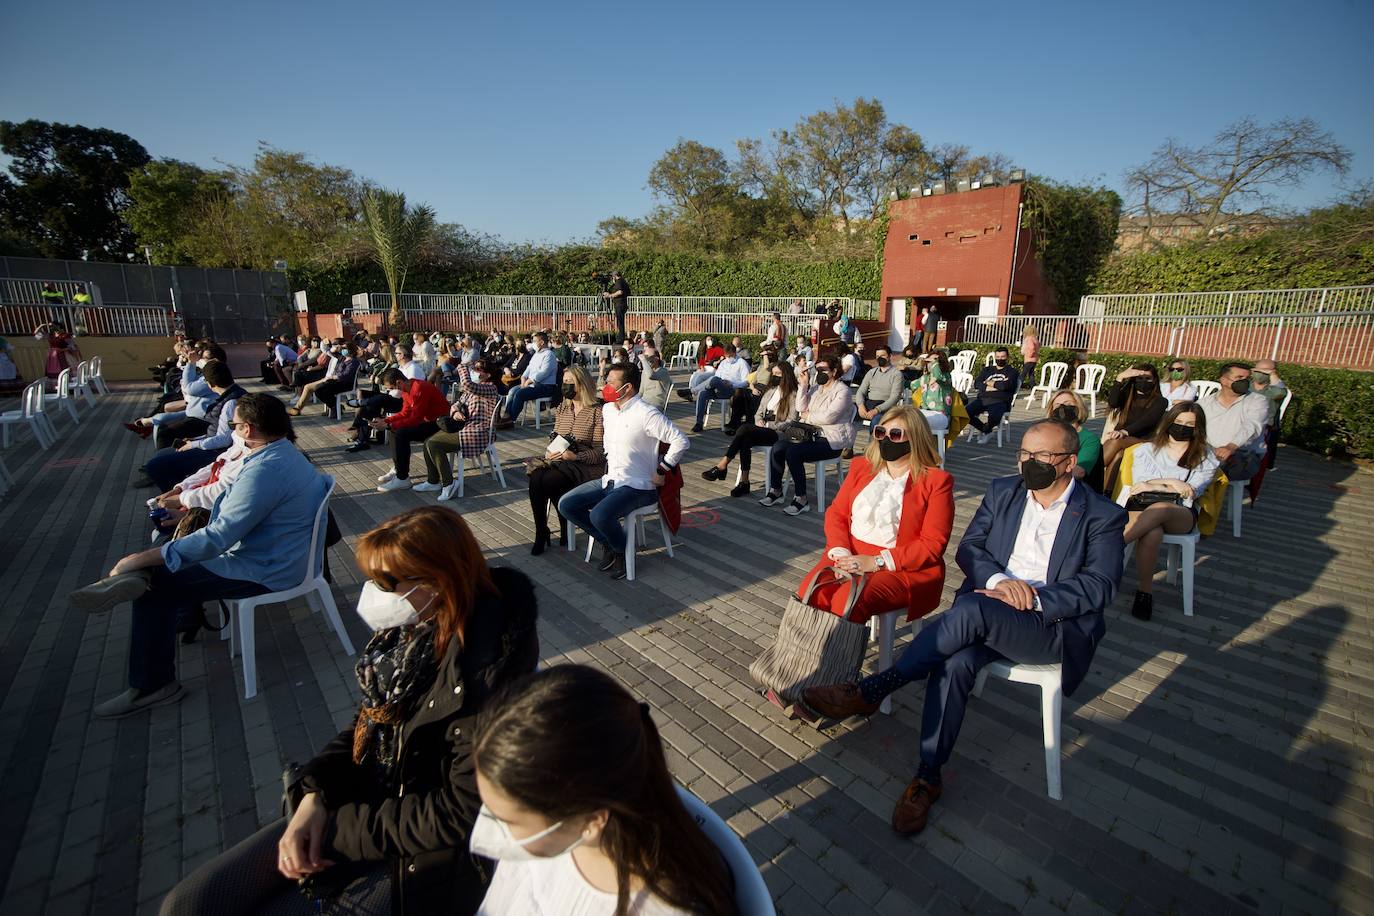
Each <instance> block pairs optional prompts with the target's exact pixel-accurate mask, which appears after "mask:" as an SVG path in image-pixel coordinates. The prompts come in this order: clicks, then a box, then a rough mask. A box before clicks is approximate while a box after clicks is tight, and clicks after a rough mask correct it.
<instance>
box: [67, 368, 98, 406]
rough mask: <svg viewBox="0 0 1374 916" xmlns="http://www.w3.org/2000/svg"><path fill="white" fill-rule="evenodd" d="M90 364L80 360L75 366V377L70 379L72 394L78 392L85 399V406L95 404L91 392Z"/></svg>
mask: <svg viewBox="0 0 1374 916" xmlns="http://www.w3.org/2000/svg"><path fill="white" fill-rule="evenodd" d="M90 372H91V364H90V363H88V362H86V361H85V360H82V361H81V362H80V363H78V364H77V367H76V378H75V380H70V384H71V389H72V394H79V395H81V397H83V398H85V399H86V406H87V407H94V406H95V395H94V394H92V393H91V375H90Z"/></svg>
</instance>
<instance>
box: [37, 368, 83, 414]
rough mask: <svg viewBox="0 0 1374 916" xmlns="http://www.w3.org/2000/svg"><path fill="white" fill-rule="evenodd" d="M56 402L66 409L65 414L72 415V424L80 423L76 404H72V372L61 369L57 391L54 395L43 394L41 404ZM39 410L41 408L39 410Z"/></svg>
mask: <svg viewBox="0 0 1374 916" xmlns="http://www.w3.org/2000/svg"><path fill="white" fill-rule="evenodd" d="M54 401H55V402H57V403H58V404H61V405H62V406H63V407H65V408H67V413H69V414H71V415H72V422H73V423H80V422H81V418H80V417H78V416H77V415H76V404H74V403H73V402H72V370H70V369H63V370H62V372H61V373H59V374H58V376H57V391H56V393H54V394H44V395H43V403H44V405H47V404H49V403H52V402H54ZM39 409H40V410H41V409H42V408H39Z"/></svg>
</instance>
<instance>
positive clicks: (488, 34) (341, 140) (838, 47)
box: [0, 0, 1374, 242]
mask: <svg viewBox="0 0 1374 916" xmlns="http://www.w3.org/2000/svg"><path fill="white" fill-rule="evenodd" d="M1371 36H1374V2H1370V0H1306V2H1302V3H1292V2H1277V0H1246V2H1241V0H1224V2H1223V0H1205V2H1199V0H1188V2H1176V0H1160V2H1154V3H1129V4H1128V3H1119V2H1114V0H1109V2H1103V0H1091V2H1053V0H1049V2H1041V3H1030V2H1025V0H1021V2H1017V3H1002V2H983V3H979V4H972V5H970V4H959V3H942V4H933V3H929V2H913V0H904V2H889V3H825V4H818V3H809V2H792V3H786V4H783V3H775V4H763V3H751V2H747V0H744V2H740V0H736V2H732V3H716V2H695V3H675V4H667V3H656V2H647V3H646V2H639V3H623V4H596V3H593V4H573V3H544V2H524V3H492V2H486V3H471V2H469V3H453V2H423V3H421V2H404V0H402V2H392V3H369V4H363V3H356V2H351V0H340V2H336V3H330V4H325V3H306V2H284V3H283V2H270V3H269V2H256V0H254V2H236V3H186V2H184V0H182V2H175V3H173V2H147V0H133V2H126V3H118V4H111V3H108V2H94V0H71V2H62V0H9V2H6V3H5V4H4V6H3V7H2V8H0V119H7V120H23V119H26V118H39V119H43V120H54V121H63V122H68V123H80V124H85V125H89V126H101V127H108V128H112V129H115V130H120V131H123V132H125V133H128V134H130V135H132V136H133V137H135V138H136V139H138V140H139V141H140V142H142V143H143V144H144V146H146V147H147V148H148V150H149V152H150V153H152V155H154V156H167V157H175V158H178V159H186V160H190V161H193V162H197V163H200V164H202V165H207V166H210V165H213V164H214V163H215V161H216V160H219V161H224V162H233V163H248V162H249V161H251V159H252V156H253V153H254V150H255V148H256V144H257V142H258V141H259V140H264V141H267V142H269V143H271V144H273V145H275V146H278V147H281V148H283V149H288V150H301V151H305V152H308V153H309V154H310V155H311V156H313V157H315V158H316V159H318V160H321V161H324V162H329V163H332V164H336V165H341V166H345V167H347V168H350V169H353V170H354V171H356V172H357V173H359V174H360V175H363V176H366V177H368V178H370V179H372V180H374V181H377V182H379V183H381V184H384V185H387V186H389V187H395V188H399V189H401V190H403V191H405V192H406V194H407V195H408V196H409V197H410V198H411V199H412V200H420V201H427V202H428V203H430V204H432V205H433V206H434V207H435V208H436V209H437V210H438V213H439V216H440V218H441V219H442V220H445V221H450V222H459V223H462V224H464V225H466V226H468V227H469V228H471V229H474V230H478V231H483V232H491V233H495V234H497V235H499V236H501V237H503V238H505V239H507V240H510V241H526V240H528V241H548V242H562V241H566V240H568V239H571V238H585V237H589V236H590V235H591V234H592V232H593V230H594V228H595V226H596V223H597V221H598V220H599V219H601V218H603V217H606V216H609V215H612V214H619V215H624V216H637V215H640V214H643V213H644V212H646V211H647V210H648V209H649V208H650V206H651V205H652V200H651V197H650V195H649V193H648V192H647V191H646V190H645V188H644V181H645V176H646V175H647V173H648V170H649V167H650V166H651V165H652V164H653V162H654V161H655V159H657V158H658V156H659V155H660V154H661V153H662V152H663V151H664V150H665V149H667V148H668V147H669V146H671V145H672V144H673V143H674V142H675V141H676V140H677V139H678V138H679V137H687V138H692V139H696V140H699V141H701V142H703V143H707V144H711V145H714V146H718V147H720V148H722V149H725V150H727V151H728V150H731V149H732V148H733V142H734V140H735V139H736V138H739V137H745V136H765V135H767V133H768V132H769V131H770V130H771V129H774V128H779V127H787V126H790V125H792V124H793V123H795V122H796V120H797V119H798V118H799V117H801V116H803V115H806V114H809V113H811V112H814V111H817V110H819V109H821V108H824V107H827V106H830V105H832V104H833V102H834V101H835V100H844V101H850V100H852V99H854V98H855V97H857V96H866V97H867V96H872V97H876V98H878V99H880V100H881V101H882V102H883V103H884V105H885V106H886V107H887V112H888V116H889V117H890V118H891V119H892V120H894V121H898V122H901V123H905V124H907V125H909V126H911V127H912V128H914V129H915V130H916V131H918V132H919V133H920V134H921V135H922V136H923V137H924V138H925V139H926V140H927V142H930V143H940V142H957V143H964V144H967V145H969V146H970V147H972V148H973V149H974V150H975V151H988V150H1001V151H1003V152H1005V153H1007V154H1009V155H1010V156H1012V157H1013V158H1014V160H1015V161H1016V162H1017V163H1018V164H1020V165H1023V166H1025V167H1026V168H1027V169H1029V170H1031V171H1033V172H1036V173H1040V174H1044V175H1048V176H1051V177H1054V178H1059V179H1064V180H1072V181H1077V180H1084V181H1089V180H1102V181H1105V182H1107V183H1108V184H1111V185H1113V186H1119V184H1120V178H1121V174H1122V172H1123V171H1124V170H1125V169H1126V168H1127V167H1128V166H1130V165H1132V164H1135V163H1138V162H1140V161H1143V160H1144V159H1146V158H1147V157H1148V155H1149V153H1150V151H1151V150H1152V149H1153V148H1154V147H1155V146H1157V145H1158V144H1159V143H1160V142H1161V141H1162V140H1163V139H1164V138H1165V137H1167V136H1174V137H1177V138H1179V139H1181V140H1183V141H1185V142H1201V141H1203V140H1205V139H1206V138H1207V137H1209V136H1210V135H1211V134H1212V133H1214V132H1215V131H1216V130H1217V128H1219V127H1220V126H1222V125H1223V124H1225V123H1227V122H1229V121H1232V120H1234V119H1236V118H1238V117H1241V116H1246V115H1249V116H1252V117H1255V118H1257V119H1260V120H1270V119H1274V118H1278V117H1285V116H1293V117H1300V116H1311V117H1313V118H1315V119H1316V120H1317V121H1318V122H1320V123H1321V124H1322V125H1323V126H1324V127H1326V128H1327V129H1328V130H1330V131H1332V132H1333V133H1334V134H1335V135H1336V137H1337V139H1338V140H1339V141H1340V142H1342V143H1343V144H1345V145H1346V146H1347V147H1349V148H1350V149H1351V151H1352V152H1353V153H1354V168H1353V172H1352V178H1354V179H1370V178H1374V55H1372V54H1371V52H1370V45H1369V42H1370V38H1371ZM1336 194H1337V190H1336V188H1335V187H1334V186H1333V185H1332V183H1331V180H1329V179H1327V178H1325V177H1323V178H1319V179H1317V180H1315V181H1313V182H1310V183H1309V184H1308V185H1307V186H1306V187H1304V188H1302V189H1300V190H1299V191H1297V192H1295V193H1293V194H1290V195H1288V197H1287V199H1286V202H1287V203H1288V204H1290V205H1294V206H1301V205H1305V204H1311V203H1321V202H1324V201H1326V200H1329V199H1331V198H1332V197H1334V196H1336Z"/></svg>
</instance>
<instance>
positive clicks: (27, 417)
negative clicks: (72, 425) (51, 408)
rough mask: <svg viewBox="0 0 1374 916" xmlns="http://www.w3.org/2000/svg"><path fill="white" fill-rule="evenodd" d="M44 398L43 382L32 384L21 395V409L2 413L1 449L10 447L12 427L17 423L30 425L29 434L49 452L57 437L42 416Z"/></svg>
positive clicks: (0, 415)
mask: <svg viewBox="0 0 1374 916" xmlns="http://www.w3.org/2000/svg"><path fill="white" fill-rule="evenodd" d="M43 398H44V394H43V382H42V380H41V379H40V380H39V381H36V382H30V383H29V384H28V385H25V386H24V390H23V392H21V394H20V397H19V409H18V410H6V411H4V412H3V413H0V447H4V448H9V447H10V427H11V426H12V425H14V424H16V423H26V424H28V427H29V432H31V433H33V438H34V439H35V440H37V442H38V446H39V448H42V449H44V450H47V449H48V448H50V447H51V446H52V444H53V442H54V441H55V439H56V437H55V436H54V435H53V434H52V431H51V430H49V428H48V421H47V418H46V417H44V416H43V414H42V409H43V406H42V405H43Z"/></svg>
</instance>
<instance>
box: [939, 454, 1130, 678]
mask: <svg viewBox="0 0 1374 916" xmlns="http://www.w3.org/2000/svg"><path fill="white" fill-rule="evenodd" d="M1027 492H1028V491H1027V490H1026V485H1025V484H1024V483H1022V482H1021V477H1020V476H1019V475H1018V476H1016V477H999V478H998V479H996V480H994V481H993V482H992V483H991V484H989V485H988V492H987V495H986V496H984V497H983V503H982V505H980V506H979V507H978V511H977V512H976V513H975V514H974V516H973V521H971V522H969V526H968V530H967V531H965V532H964V538H963V540H961V541H960V542H959V550H958V552H957V553H956V555H955V559H956V561H957V562H958V564H959V568H960V569H962V570H963V571H964V575H965V576H966V577H967V578H965V579H964V584H963V585H961V586H959V591H958V594H960V595H963V594H966V593H968V592H970V591H972V590H973V589H976V588H983V587H984V586H985V585H986V584H987V581H988V579H989V578H990V577H991V576H993V575H994V574H995V573H1000V572H1005V570H1006V568H1007V562H1008V560H1010V559H1011V551H1012V548H1013V547H1014V546H1015V545H1016V533H1017V530H1018V529H1019V528H1020V525H1021V516H1022V514H1024V512H1025V509H1026V494H1027ZM1125 528H1126V510H1124V509H1122V508H1121V507H1120V506H1118V505H1117V504H1116V503H1114V502H1112V501H1111V500H1109V499H1106V498H1105V497H1102V496H1099V495H1098V494H1096V493H1094V492H1093V491H1092V490H1089V489H1088V488H1087V487H1085V486H1084V485H1083V482H1082V481H1078V482H1077V483H1075V484H1074V488H1073V492H1072V493H1070V494H1069V502H1068V505H1067V506H1065V508H1064V517H1063V520H1062V521H1060V523H1059V531H1058V532H1057V533H1056V534H1055V538H1054V546H1053V547H1052V548H1051V550H1050V566H1049V575H1048V579H1047V582H1046V584H1045V585H1044V586H1042V587H1040V588H1039V589H1037V593H1038V594H1039V596H1040V607H1041V612H1042V614H1043V616H1044V620H1045V622H1046V623H1047V624H1054V625H1057V626H1058V627H1059V628H1060V632H1061V634H1062V635H1063V640H1064V692H1065V693H1066V694H1067V693H1073V691H1074V689H1075V688H1076V687H1078V685H1079V684H1080V683H1081V682H1082V681H1083V677H1084V676H1085V675H1086V674H1087V673H1088V665H1089V664H1090V663H1091V662H1092V657H1093V652H1094V650H1096V648H1097V643H1098V642H1099V641H1100V640H1101V639H1102V635H1103V634H1104V633H1106V632H1107V624H1106V621H1105V620H1104V619H1103V617H1102V611H1103V609H1104V608H1106V607H1107V605H1109V604H1111V603H1112V600H1113V599H1114V598H1115V597H1116V590H1117V587H1118V586H1119V585H1120V584H1121V565H1122V553H1123V551H1124V548H1125V544H1124V542H1123V541H1122V533H1123V532H1124V530H1125Z"/></svg>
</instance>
